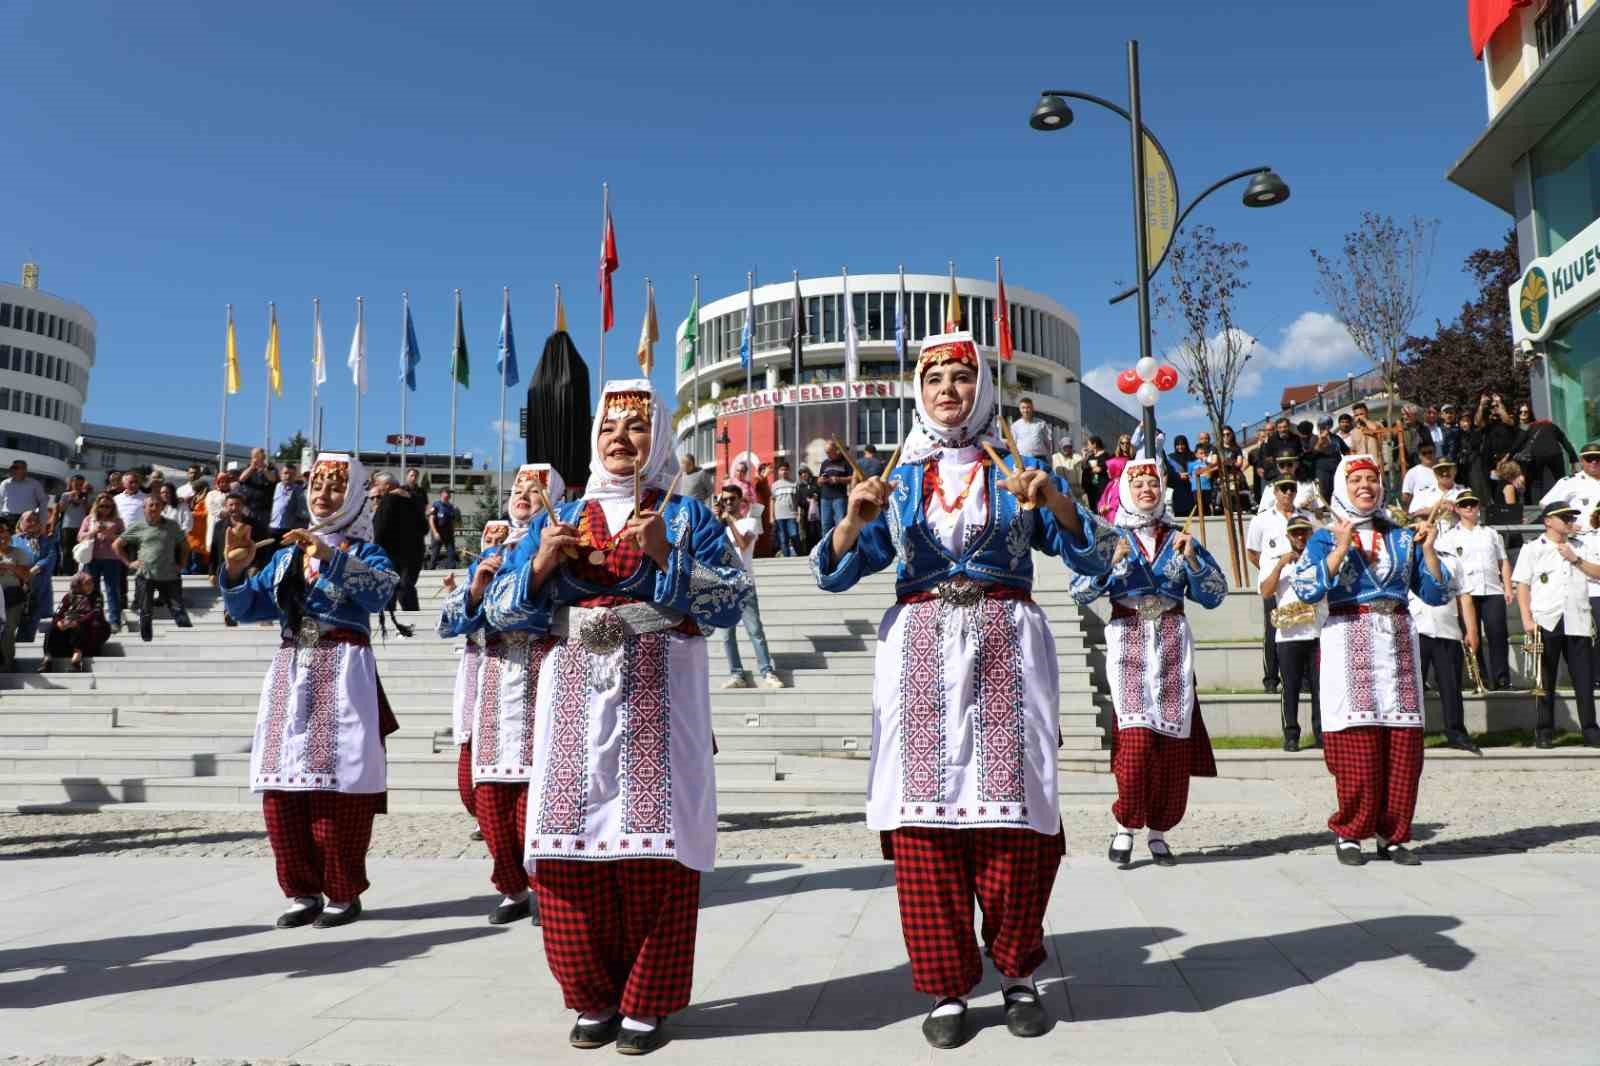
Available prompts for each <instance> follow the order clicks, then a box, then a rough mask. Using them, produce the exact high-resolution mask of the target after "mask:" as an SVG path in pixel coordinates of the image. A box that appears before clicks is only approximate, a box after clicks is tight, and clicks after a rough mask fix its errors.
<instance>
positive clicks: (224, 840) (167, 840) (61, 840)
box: [0, 826, 267, 859]
mask: <svg viewBox="0 0 1600 1066" xmlns="http://www.w3.org/2000/svg"><path fill="white" fill-rule="evenodd" d="M187 829H188V835H185V830H184V828H176V829H127V830H108V831H106V832H103V833H55V834H49V835H44V836H37V837H31V838H30V837H22V838H18V837H10V838H8V839H4V840H0V858H5V859H58V858H66V857H68V856H74V855H77V856H83V855H112V854H115V853H117V852H121V851H142V850H144V849H146V848H165V847H175V846H178V845H181V844H237V843H239V842H241V841H246V840H265V839H266V836H267V834H266V832H265V831H263V830H255V831H251V830H231V831H228V832H217V833H207V832H195V831H194V829H195V827H193V826H191V827H187ZM141 837H143V838H147V839H140V838H141ZM51 841H54V842H55V843H50V842H51ZM21 843H35V844H37V845H38V846H36V847H31V848H28V849H26V850H24V851H11V850H9V849H10V848H11V846H12V845H14V844H21Z"/></svg>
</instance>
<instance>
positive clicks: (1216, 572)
mask: <svg viewBox="0 0 1600 1066" xmlns="http://www.w3.org/2000/svg"><path fill="white" fill-rule="evenodd" d="M1172 554H1173V557H1174V558H1175V559H1177V560H1178V565H1179V566H1180V567H1181V568H1182V573H1183V578H1184V581H1185V588H1184V593H1185V595H1187V596H1188V597H1189V598H1190V599H1191V600H1193V601H1194V602H1196V603H1198V604H1199V605H1200V606H1202V607H1204V608H1206V609H1207V610H1210V609H1212V608H1215V607H1220V606H1221V605H1222V601H1223V600H1224V599H1226V598H1227V596H1228V579H1227V578H1226V577H1224V576H1223V574H1222V567H1220V566H1218V565H1217V560H1216V559H1215V558H1214V557H1213V556H1212V555H1211V553H1210V552H1209V551H1207V550H1206V549H1205V545H1203V544H1196V545H1195V546H1194V554H1195V559H1196V560H1197V561H1198V562H1199V564H1200V569H1199V570H1198V571H1197V570H1195V569H1194V568H1193V567H1191V566H1190V565H1189V563H1188V561H1187V560H1186V559H1184V557H1183V553H1182V552H1173V553H1172Z"/></svg>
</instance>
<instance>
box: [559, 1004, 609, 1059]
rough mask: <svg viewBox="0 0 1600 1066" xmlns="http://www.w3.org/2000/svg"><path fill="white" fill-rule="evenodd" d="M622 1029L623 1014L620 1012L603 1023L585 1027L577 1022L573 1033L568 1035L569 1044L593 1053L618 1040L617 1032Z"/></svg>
mask: <svg viewBox="0 0 1600 1066" xmlns="http://www.w3.org/2000/svg"><path fill="white" fill-rule="evenodd" d="M621 1028H622V1012H621V1011H618V1012H617V1013H616V1014H613V1015H612V1016H611V1017H609V1018H607V1019H606V1020H605V1021H603V1022H595V1023H594V1024H593V1025H585V1024H584V1023H583V1022H581V1021H580V1022H577V1023H576V1024H574V1025H573V1027H572V1032H570V1033H568V1034H567V1043H569V1044H571V1045H572V1046H573V1047H575V1048H582V1049H583V1050H585V1051H592V1050H594V1049H595V1048H597V1047H605V1046H606V1045H607V1044H609V1043H611V1041H613V1040H615V1039H616V1038H617V1031H618V1030H620V1029H621Z"/></svg>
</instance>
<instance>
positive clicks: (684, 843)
mask: <svg viewBox="0 0 1600 1066" xmlns="http://www.w3.org/2000/svg"><path fill="white" fill-rule="evenodd" d="M590 443H591V445H592V446H593V458H592V459H591V460H590V463H589V480H588V483H587V484H586V485H585V487H584V493H583V498H582V499H579V500H574V501H572V502H570V503H558V504H556V505H555V508H556V513H555V514H554V515H543V514H541V515H539V516H538V517H536V518H535V519H534V520H533V525H532V528H530V529H529V531H528V535H527V537H526V538H524V539H523V541H522V543H521V544H519V545H518V546H517V547H516V549H515V550H514V551H513V552H512V553H511V555H510V556H509V557H508V558H507V560H506V562H505V564H504V565H503V566H501V567H500V568H499V574H498V576H497V577H496V578H495V579H494V580H493V581H492V582H491V584H490V585H489V587H488V589H487V591H486V592H485V593H484V596H483V605H482V610H483V612H484V619H485V621H486V622H487V624H488V625H490V626H492V627H495V628H497V629H500V630H510V629H519V630H521V631H524V632H527V633H528V634H529V636H530V639H533V638H535V637H539V638H543V637H546V636H548V637H550V638H553V645H552V646H551V647H550V649H549V652H548V654H547V655H546V657H545V660H544V664H543V668H542V670H541V671H540V676H539V680H538V695H537V699H536V702H535V711H534V722H533V768H532V771H531V773H530V775H529V777H530V793H529V803H528V812H527V840H526V850H525V857H526V860H527V863H528V867H529V869H530V870H532V869H533V864H534V863H535V862H537V864H538V872H537V875H536V877H535V882H536V890H537V892H538V896H539V920H540V924H541V925H542V926H543V928H544V945H545V957H546V959H547V960H548V961H549V964H550V971H551V973H552V974H553V975H554V976H555V979H556V981H557V983H558V984H560V986H561V991H562V995H563V996H564V998H565V1000H566V1005H567V1006H568V1007H569V1008H571V1009H572V1010H575V1011H577V1012H578V1018H577V1021H576V1023H575V1024H574V1025H573V1028H572V1032H571V1035H570V1036H569V1040H570V1041H571V1043H572V1044H573V1046H575V1047H581V1048H594V1047H600V1046H602V1045H604V1044H607V1043H610V1042H611V1041H613V1040H615V1041H616V1042H617V1049H618V1050H619V1051H621V1052H623V1053H625V1054H644V1053H646V1052H649V1051H653V1050H654V1049H655V1048H657V1047H659V1046H660V1045H661V1043H662V1042H663V1039H664V1037H663V1022H664V1021H665V1018H666V1016H667V1015H669V1014H672V1013H673V1012H675V1011H678V1010H681V1009H682V1008H683V1007H685V1006H687V1005H688V1003H689V992H690V988H691V986H692V984H693V978H694V949H695V930H696V926H697V922H698V916H699V900H700V874H701V872H702V871H705V870H709V869H711V868H712V866H713V865H714V862H715V858H716V831H717V804H716V779H715V775H714V773H713V769H712V748H713V742H712V737H711V697H710V678H709V675H708V672H707V669H708V668H707V661H706V640H705V636H704V634H705V633H707V632H709V631H710V630H712V629H720V628H726V627H728V626H731V625H734V624H735V623H736V622H738V620H739V615H740V608H741V605H742V603H743V600H744V598H745V596H746V595H747V594H748V592H749V589H750V579H749V577H748V576H747V575H746V574H745V572H744V570H743V568H742V567H740V565H739V562H738V560H737V559H736V558H734V557H733V555H732V551H733V548H732V545H731V544H729V542H728V539H727V537H726V536H725V535H724V534H723V526H722V523H721V522H719V521H717V519H716V517H715V516H713V515H712V513H711V511H710V510H709V509H708V508H707V507H706V506H705V504H703V503H701V502H699V501H698V500H695V499H692V498H691V497H688V496H680V495H670V496H669V491H668V490H670V489H671V488H672V483H673V472H674V471H675V470H676V469H677V466H678V464H677V460H676V459H675V458H674V456H673V454H672V428H671V424H670V421H669V419H668V416H667V412H666V410H665V408H663V407H662V404H661V400H660V398H659V397H658V396H657V395H656V393H655V390H654V388H653V387H652V386H651V384H650V382H649V381H646V380H630V381H613V382H608V383H607V384H606V386H605V388H604V389H602V390H601V396H600V403H599V407H598V409H597V410H596V412H595V419H594V428H593V431H592V435H591V437H590ZM480 721H481V719H480ZM531 786H537V787H531Z"/></svg>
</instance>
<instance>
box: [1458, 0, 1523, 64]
mask: <svg viewBox="0 0 1600 1066" xmlns="http://www.w3.org/2000/svg"><path fill="white" fill-rule="evenodd" d="M1531 2H1532V0H1467V31H1468V32H1469V33H1470V34H1471V35H1472V55H1473V58H1475V59H1482V58H1483V46H1484V45H1486V44H1488V43H1489V38H1491V37H1493V36H1494V31H1495V30H1498V29H1499V28H1500V27H1501V26H1502V25H1504V24H1505V21H1506V19H1508V18H1510V17H1511V12H1512V11H1514V10H1516V9H1517V8H1519V7H1527V6H1528V5H1529V4H1530V3H1531Z"/></svg>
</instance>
